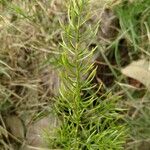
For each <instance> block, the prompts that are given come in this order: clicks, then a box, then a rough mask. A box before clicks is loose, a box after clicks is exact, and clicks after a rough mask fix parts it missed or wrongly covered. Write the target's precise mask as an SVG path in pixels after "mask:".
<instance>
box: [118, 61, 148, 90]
mask: <svg viewBox="0 0 150 150" xmlns="http://www.w3.org/2000/svg"><path fill="white" fill-rule="evenodd" d="M121 72H122V73H123V74H124V75H126V76H128V77H130V78H133V79H135V80H137V81H139V82H141V83H142V84H143V85H145V86H146V87H147V88H148V90H150V61H147V60H145V59H140V60H138V61H133V62H132V63H131V64H130V65H128V66H127V67H125V68H123V69H122V70H121Z"/></svg>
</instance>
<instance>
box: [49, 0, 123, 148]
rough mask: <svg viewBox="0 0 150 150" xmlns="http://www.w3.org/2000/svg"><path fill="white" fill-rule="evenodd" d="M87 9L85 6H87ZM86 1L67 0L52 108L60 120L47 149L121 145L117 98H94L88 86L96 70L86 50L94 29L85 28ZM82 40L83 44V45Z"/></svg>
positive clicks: (107, 94) (94, 94)
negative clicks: (66, 18)
mask: <svg viewBox="0 0 150 150" xmlns="http://www.w3.org/2000/svg"><path fill="white" fill-rule="evenodd" d="M87 6H88V7H87ZM88 8H89V9H90V7H89V0H70V1H69V3H68V23H67V25H62V27H63V31H64V32H63V34H62V43H61V47H62V54H61V57H60V59H59V65H60V66H61V69H60V77H61V85H60V89H59V96H58V97H57V98H56V102H55V108H56V112H57V114H58V117H59V119H60V120H61V123H60V126H59V127H58V130H57V133H56V137H52V138H50V139H51V140H50V141H49V142H50V147H51V148H62V149H66V150H71V149H73V150H79V149H85V150H86V149H87V150H96V149H100V150H121V149H123V144H124V142H125V135H126V133H125V126H124V124H123V123H122V121H121V120H122V115H121V114H120V112H121V111H122V110H121V109H120V108H117V101H118V99H119V97H118V96H114V95H112V94H111V93H106V94H104V95H101V96H98V92H97V91H95V90H94V89H95V87H96V86H97V85H94V84H92V80H93V78H94V76H95V73H96V67H94V63H93V62H92V58H93V55H94V54H93V53H94V51H95V49H93V50H91V51H89V50H88V45H87V44H85V43H86V42H87V40H90V38H91V37H92V36H93V35H95V33H96V29H97V28H95V29H93V28H92V27H90V25H88V23H87V20H88V19H89V16H90V14H89V13H88V10H89V9H88ZM85 41H86V42H85Z"/></svg>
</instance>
